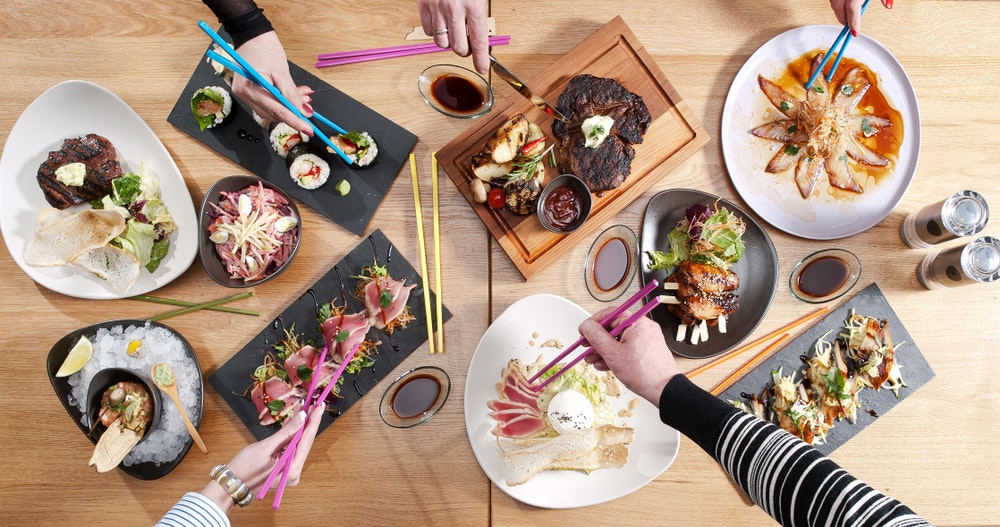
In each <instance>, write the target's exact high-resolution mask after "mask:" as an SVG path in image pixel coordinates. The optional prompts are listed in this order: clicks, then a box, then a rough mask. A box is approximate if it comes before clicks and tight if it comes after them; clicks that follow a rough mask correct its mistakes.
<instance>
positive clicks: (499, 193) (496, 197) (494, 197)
mask: <svg viewBox="0 0 1000 527" xmlns="http://www.w3.org/2000/svg"><path fill="white" fill-rule="evenodd" d="M486 203H488V204H489V206H490V207H493V208H494V209H502V208H504V207H505V206H507V198H505V197H504V195H503V189H502V188H500V187H493V188H491V189H490V191H489V193H488V194H486Z"/></svg>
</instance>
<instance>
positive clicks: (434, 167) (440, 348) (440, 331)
mask: <svg viewBox="0 0 1000 527" xmlns="http://www.w3.org/2000/svg"><path fill="white" fill-rule="evenodd" d="M431 196H432V205H433V206H432V210H433V214H434V291H435V293H436V294H435V295H434V297H435V299H436V302H435V304H436V305H435V309H434V313H435V315H437V352H438V353H444V324H443V321H444V316H443V311H444V309H443V307H442V305H441V220H440V215H439V213H438V212H439V208H438V160H437V152H431Z"/></svg>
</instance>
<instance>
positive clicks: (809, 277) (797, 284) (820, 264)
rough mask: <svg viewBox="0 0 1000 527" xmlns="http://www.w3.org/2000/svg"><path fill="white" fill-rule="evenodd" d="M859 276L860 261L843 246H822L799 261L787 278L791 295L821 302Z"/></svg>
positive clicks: (838, 293)
mask: <svg viewBox="0 0 1000 527" xmlns="http://www.w3.org/2000/svg"><path fill="white" fill-rule="evenodd" d="M860 277H861V261H860V260H858V257H857V256H855V255H854V253H852V252H850V251H847V250H844V249H823V250H822V251H816V252H814V253H812V254H810V255H809V256H806V257H805V258H803V259H801V260H799V263H797V264H795V268H794V269H792V274H791V276H790V277H789V278H788V289H789V290H790V291H791V292H792V295H793V296H795V298H798V299H799V300H801V301H803V302H808V303H810V304H821V303H823V302H829V301H831V300H835V299H837V298H840V297H841V296H842V295H843V294H844V293H846V292H848V291H850V290H851V288H852V287H854V284H856V283H858V278H860Z"/></svg>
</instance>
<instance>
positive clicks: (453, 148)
mask: <svg viewBox="0 0 1000 527" xmlns="http://www.w3.org/2000/svg"><path fill="white" fill-rule="evenodd" d="M583 73H589V74H592V75H596V76H598V77H608V78H613V79H616V80H617V81H618V82H620V83H621V84H622V85H623V86H625V88H627V89H628V90H630V91H632V92H633V93H635V94H637V95H639V96H641V97H642V99H643V101H644V102H645V103H646V106H647V108H649V113H650V115H651V116H652V118H653V122H652V124H651V125H650V126H649V130H648V131H647V133H646V135H645V136H644V137H643V142H642V144H638V145H634V147H635V153H636V155H635V159H634V160H633V161H632V172H631V173H630V174H629V176H628V178H627V179H626V180H625V182H624V183H623V184H622V185H621V186H620V187H619V188H617V189H614V190H611V191H608V192H605V193H604V194H603V195H602V196H600V197H598V196H597V195H596V194H595V195H593V198H594V200H593V201H594V206H593V209H592V211H591V213H590V219H588V220H587V222H586V223H584V225H583V227H581V228H579V229H577V230H576V231H574V232H572V233H569V234H557V233H554V232H549V231H547V230H545V229H544V228H543V227H542V226H541V224H540V223H539V222H538V220H537V218H536V217H535V216H534V215H530V216H519V215H517V214H514V213H512V212H510V211H508V210H506V209H503V210H494V209H491V208H490V207H488V206H486V205H483V204H480V203H476V202H475V201H473V198H472V191H471V189H470V183H471V182H472V180H473V179H474V178H475V175H473V173H472V167H471V165H470V160H471V159H472V156H473V155H475V154H476V153H478V152H480V151H481V150H482V148H483V145H484V144H485V143H486V140H487V139H488V138H489V137H490V136H491V135H492V134H493V133H494V131H495V130H496V129H497V128H499V127H500V125H502V124H503V123H504V121H506V120H507V119H508V118H510V117H511V116H513V115H517V114H518V113H523V114H525V116H526V117H527V118H528V119H529V120H530V121H532V122H534V123H536V124H538V125H539V126H541V127H542V129H543V130H546V132H547V133H549V134H550V135H549V136H550V137H552V135H551V131H552V123H553V119H552V117H551V116H549V115H547V114H546V113H545V112H543V111H542V110H540V109H538V108H536V107H535V106H534V105H532V104H531V102H529V101H528V100H527V99H525V98H524V97H521V96H512V97H508V98H507V100H506V101H504V104H503V105H500V106H498V107H496V108H494V110H493V111H492V112H490V113H489V115H488V116H487V117H486V118H484V119H483V120H482V121H479V122H477V123H476V125H474V126H472V127H471V128H469V129H468V130H467V131H466V132H465V133H463V134H462V135H460V136H459V137H457V138H455V140H453V141H452V142H450V143H448V144H447V145H446V146H445V147H444V148H442V149H441V150H440V151H439V152H438V153H437V158H438V161H439V163H440V164H441V167H442V168H443V169H444V170H445V171H446V172H447V173H448V177H450V178H451V180H452V181H453V182H454V183H455V185H456V186H457V187H458V189H459V192H461V193H462V195H463V196H465V198H466V199H467V200H468V201H469V204H470V205H472V207H473V209H475V211H476V214H478V215H479V218H480V219H482V221H483V223H484V224H485V225H486V227H487V228H488V229H489V231H490V233H492V234H493V237H494V238H496V239H497V241H498V242H499V243H500V246H501V247H503V249H504V251H505V252H506V253H507V255H508V256H509V257H510V259H511V260H512V261H513V262H514V264H515V265H516V266H517V269H518V270H519V271H520V272H521V274H522V275H523V276H524V277H525V278H526V279H529V278H531V276H532V275H534V274H535V273H537V272H538V271H540V270H541V269H543V268H544V267H545V266H547V265H549V264H550V263H552V262H554V261H555V260H557V259H558V258H559V257H560V256H561V255H563V254H564V253H565V252H566V251H568V250H569V249H571V248H572V247H573V246H574V245H576V244H577V243H578V242H580V241H581V240H583V239H585V238H586V237H587V236H589V235H590V234H591V233H592V232H593V231H594V229H596V228H598V227H599V226H601V225H603V224H605V222H606V221H607V220H609V219H611V218H613V217H614V216H615V215H616V214H618V212H619V211H621V210H622V209H623V208H625V207H626V206H628V205H629V204H630V203H631V202H632V201H633V200H635V199H636V198H638V197H639V196H641V195H642V194H643V193H644V192H645V191H646V190H647V189H649V187H650V186H652V185H653V183H655V182H656V181H658V180H659V179H660V178H662V177H663V176H665V175H667V173H669V172H670V171H671V170H673V169H674V168H676V167H677V166H678V165H680V164H681V163H682V162H683V161H684V160H686V159H687V158H688V157H690V156H691V155H692V154H694V153H695V152H696V151H698V149H700V148H701V147H703V146H704V145H705V144H706V143H708V141H709V137H708V133H707V132H706V131H705V129H704V128H703V127H702V125H701V123H700V122H698V120H697V119H696V118H695V117H694V115H693V114H692V113H691V109H690V108H689V107H688V106H687V104H686V103H685V102H684V101H683V100H682V99H681V97H680V95H679V94H678V93H677V92H676V91H675V90H674V88H673V86H671V85H670V82H669V81H668V80H667V78H666V76H665V75H664V74H663V72H662V71H661V70H660V68H659V67H658V66H657V65H656V63H655V62H653V59H652V57H651V56H650V55H649V53H648V52H647V51H646V49H645V48H644V47H643V46H642V44H641V43H640V42H639V40H638V38H636V36H635V34H633V33H632V31H631V30H630V29H629V28H628V26H627V25H626V24H625V21H624V20H622V18H621V17H615V18H614V19H613V20H611V21H610V22H608V23H607V24H605V25H604V26H603V27H602V28H601V29H599V30H598V31H596V32H595V33H594V34H592V35H591V36H589V37H587V38H586V39H585V40H583V41H582V42H581V43H580V44H578V45H577V46H576V47H575V48H573V49H572V50H570V51H569V52H568V53H566V54H565V55H563V56H562V57H560V58H559V59H558V60H556V61H555V62H554V63H553V64H552V65H551V66H549V67H548V68H547V69H546V70H545V71H544V72H543V73H542V74H541V75H539V76H538V77H537V78H534V79H528V80H526V83H527V84H528V85H529V86H531V88H532V89H533V90H535V91H536V92H538V93H539V95H541V96H542V97H543V98H545V100H547V101H549V102H550V103H552V104H555V103H556V101H557V100H558V99H559V94H561V93H562V92H563V90H564V89H565V88H566V85H567V84H568V83H569V81H570V79H572V78H573V77H574V76H576V75H579V74H583ZM545 169H546V175H545V181H544V182H545V183H547V182H548V181H549V180H551V179H552V178H553V177H555V176H556V175H558V174H557V172H558V170H557V169H555V168H554V167H550V166H548V162H547V161H546V162H545Z"/></svg>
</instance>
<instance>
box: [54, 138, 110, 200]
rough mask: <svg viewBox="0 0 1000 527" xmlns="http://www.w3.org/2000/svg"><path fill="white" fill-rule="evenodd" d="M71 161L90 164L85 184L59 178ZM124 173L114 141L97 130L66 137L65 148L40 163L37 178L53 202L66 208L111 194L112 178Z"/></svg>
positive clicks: (84, 180) (87, 166)
mask: <svg viewBox="0 0 1000 527" xmlns="http://www.w3.org/2000/svg"><path fill="white" fill-rule="evenodd" d="M70 163H83V164H84V166H85V167H86V175H85V176H84V179H83V185H81V186H79V187H75V186H69V185H66V184H64V183H62V182H61V181H59V180H58V179H56V170H58V169H59V167H62V166H65V165H68V164H70ZM121 175H122V168H121V164H120V163H119V162H118V154H117V151H116V150H115V147H114V145H112V144H111V141H109V140H108V139H107V138H104V137H102V136H99V135H97V134H87V135H86V136H85V137H80V138H70V139H66V140H65V141H63V145H62V148H60V149H59V150H53V151H51V152H49V156H48V158H47V159H46V160H45V162H44V163H42V164H41V166H39V167H38V175H37V176H36V179H37V180H38V186H39V187H41V189H42V192H43V193H44V194H45V200H46V201H48V202H49V205H52V206H53V207H55V208H57V209H65V208H67V207H70V206H72V205H76V204H78V203H86V202H89V201H93V200H95V199H100V198H102V197H104V196H106V195H108V194H110V193H111V182H112V181H113V180H114V179H116V178H118V177H120V176H121Z"/></svg>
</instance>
